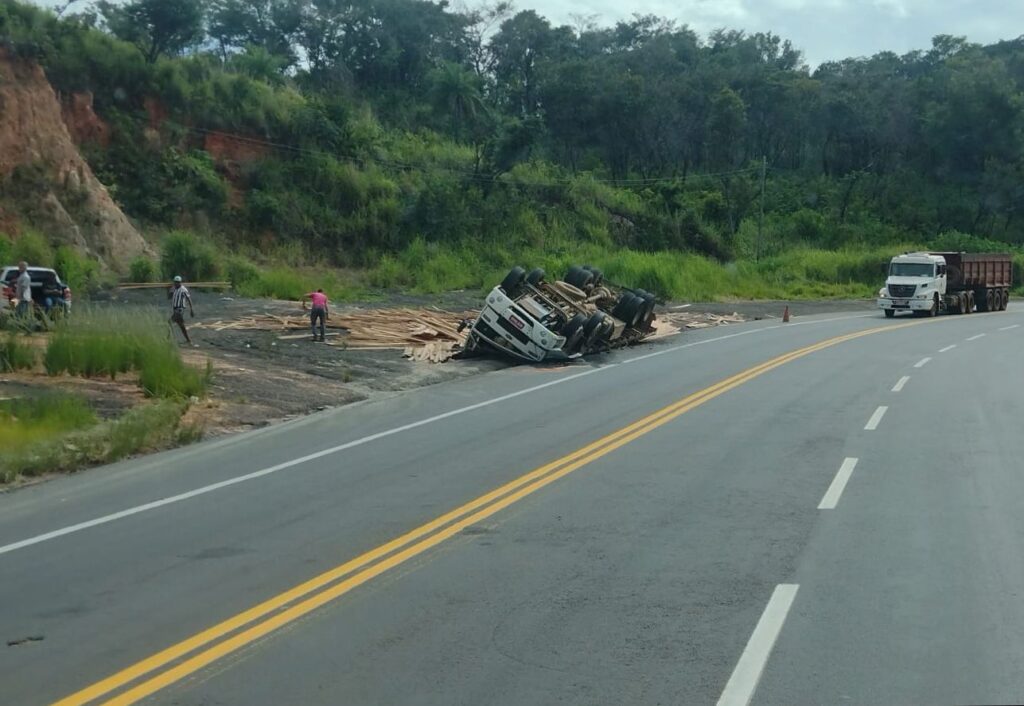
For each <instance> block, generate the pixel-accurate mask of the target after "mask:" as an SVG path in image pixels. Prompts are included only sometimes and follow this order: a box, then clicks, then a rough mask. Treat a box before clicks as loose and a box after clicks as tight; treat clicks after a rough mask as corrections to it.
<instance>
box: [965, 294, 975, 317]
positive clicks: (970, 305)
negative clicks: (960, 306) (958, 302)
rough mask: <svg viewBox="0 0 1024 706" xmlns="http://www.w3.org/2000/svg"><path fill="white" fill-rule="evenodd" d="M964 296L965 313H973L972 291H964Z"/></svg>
mask: <svg viewBox="0 0 1024 706" xmlns="http://www.w3.org/2000/svg"><path fill="white" fill-rule="evenodd" d="M964 296H965V297H967V313H968V314H973V313H974V292H964Z"/></svg>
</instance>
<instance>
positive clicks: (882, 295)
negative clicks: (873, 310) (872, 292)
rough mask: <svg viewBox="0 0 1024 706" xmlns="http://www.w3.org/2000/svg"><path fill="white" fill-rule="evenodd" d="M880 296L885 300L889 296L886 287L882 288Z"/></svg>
mask: <svg viewBox="0 0 1024 706" xmlns="http://www.w3.org/2000/svg"><path fill="white" fill-rule="evenodd" d="M878 296H880V297H883V298H884V297H887V296H889V295H888V293H887V292H886V291H885V287H882V288H881V289H879V290H878Z"/></svg>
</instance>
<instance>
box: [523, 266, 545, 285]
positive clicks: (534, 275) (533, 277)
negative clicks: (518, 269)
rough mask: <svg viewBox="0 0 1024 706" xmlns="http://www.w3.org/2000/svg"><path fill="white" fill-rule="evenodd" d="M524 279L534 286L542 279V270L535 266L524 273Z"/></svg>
mask: <svg viewBox="0 0 1024 706" xmlns="http://www.w3.org/2000/svg"><path fill="white" fill-rule="evenodd" d="M526 281H527V283H528V284H531V285H533V286H534V287H536V286H537V285H538V284H540V283H541V282H543V281H544V270H542V269H541V268H539V267H535V268H534V269H532V270H530V274H528V275H526Z"/></svg>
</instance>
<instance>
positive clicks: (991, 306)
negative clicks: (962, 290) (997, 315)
mask: <svg viewBox="0 0 1024 706" xmlns="http://www.w3.org/2000/svg"><path fill="white" fill-rule="evenodd" d="M995 310H996V306H995V296H994V293H993V291H992V290H991V289H986V290H985V311H995Z"/></svg>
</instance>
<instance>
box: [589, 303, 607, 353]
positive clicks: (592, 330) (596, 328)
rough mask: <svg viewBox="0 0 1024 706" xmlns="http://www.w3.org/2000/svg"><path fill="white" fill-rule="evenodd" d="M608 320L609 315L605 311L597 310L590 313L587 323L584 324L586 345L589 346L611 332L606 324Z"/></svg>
mask: <svg viewBox="0 0 1024 706" xmlns="http://www.w3.org/2000/svg"><path fill="white" fill-rule="evenodd" d="M606 321H608V316H607V315H606V314H605V313H604V312H603V311H595V312H594V313H593V314H591V315H590V318H589V319H587V323H585V324H583V345H584V347H586V348H589V347H590V346H592V345H593V344H595V343H597V342H598V341H600V340H602V338H604V336H606V335H607V334H608V333H609V331H608V328H607V327H606V326H605V322H606Z"/></svg>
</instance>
